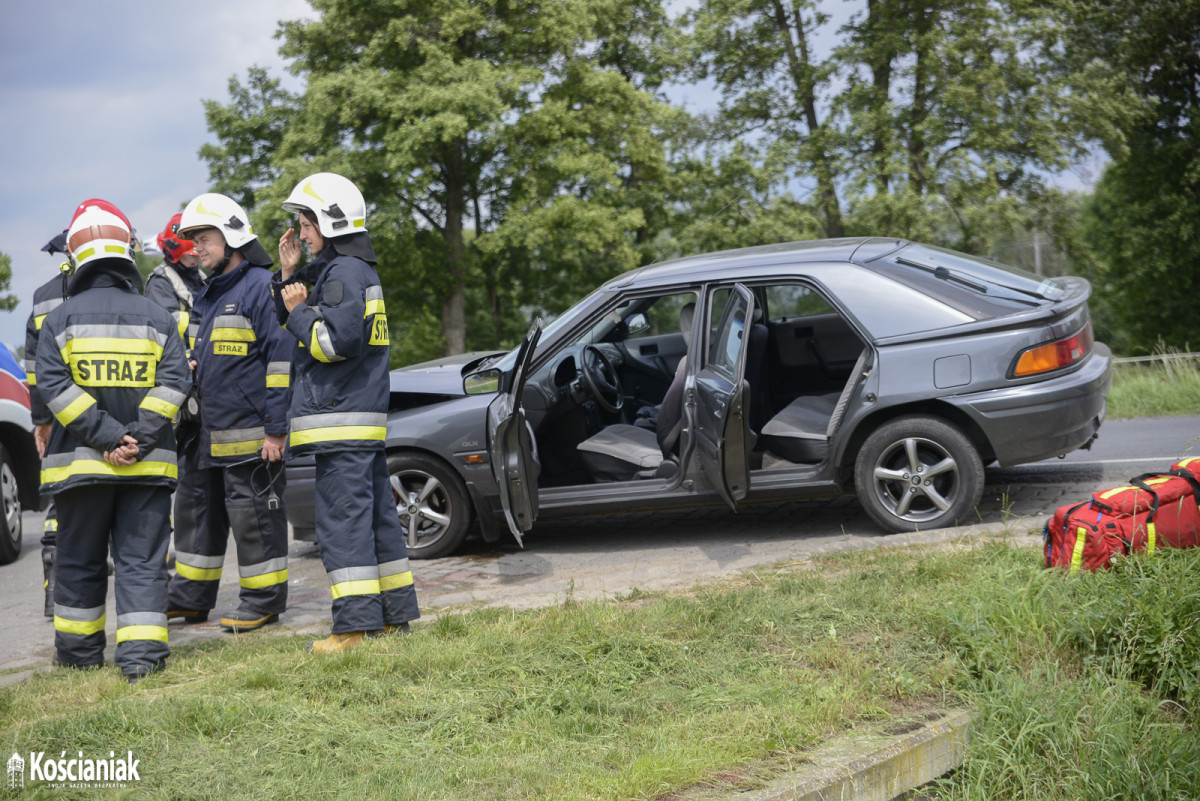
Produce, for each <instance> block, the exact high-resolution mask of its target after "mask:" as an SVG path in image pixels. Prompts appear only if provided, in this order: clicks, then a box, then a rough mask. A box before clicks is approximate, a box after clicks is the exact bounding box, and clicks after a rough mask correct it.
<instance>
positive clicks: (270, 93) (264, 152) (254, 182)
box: [200, 67, 300, 210]
mask: <svg viewBox="0 0 1200 801" xmlns="http://www.w3.org/2000/svg"><path fill="white" fill-rule="evenodd" d="M229 96H230V102H229V103H228V104H227V105H222V104H220V103H218V102H216V101H215V100H205V101H203V102H204V119H205V122H206V123H207V124H208V130H209V131H211V132H212V133H213V135H215V136H216V137H217V139H218V141H219V143H220V144H212V143H209V144H204V145H202V146H201V147H200V158H202V159H204V161H206V162H207V163H208V172H209V178H210V180H211V181H212V191H214V192H220V193H221V194H224V195H228V196H229V197H231V198H233V199H234V200H236V201H237V202H238V203H240V204H241V205H242V207H243V208H245V209H247V210H249V209H252V208H254V207H255V205H256V202H257V193H258V191H259V190H261V189H263V188H265V187H268V186H270V185H271V184H273V183H275V181H277V180H278V179H279V177H280V170H279V167H278V166H276V165H275V163H274V161H273V159H274V156H275V153H276V152H277V151H278V150H279V147H280V145H281V144H282V142H283V131H284V128H285V127H286V126H287V125H288V124H289V123H290V122H291V121H292V120H293V119H294V118H295V116H296V113H297V111H298V110H299V108H300V101H299V98H298V97H296V96H295V95H293V94H292V93H290V92H288V91H286V90H284V89H282V88H280V80H279V79H278V78H272V77H270V76H269V75H268V74H267V71H266V70H265V69H263V68H262V67H251V68H250V69H249V71H248V73H247V75H246V83H245V84H242V83H241V82H240V81H238V79H237V78H236V77H234V78H230V79H229Z"/></svg>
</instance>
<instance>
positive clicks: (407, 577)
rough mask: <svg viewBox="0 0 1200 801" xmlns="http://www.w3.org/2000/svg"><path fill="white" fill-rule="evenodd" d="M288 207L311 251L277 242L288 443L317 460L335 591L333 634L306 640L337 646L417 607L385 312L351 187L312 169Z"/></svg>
mask: <svg viewBox="0 0 1200 801" xmlns="http://www.w3.org/2000/svg"><path fill="white" fill-rule="evenodd" d="M283 206H284V208H285V209H287V210H289V211H294V212H296V213H298V214H299V215H300V239H301V241H303V242H304V243H306V244H307V245H308V247H309V250H310V251H311V253H312V255H313V259H312V261H311V262H309V263H308V264H307V265H306V266H304V267H303V268H301V269H299V270H297V269H296V268H297V267H298V266H299V262H300V250H299V246H298V245H297V244H296V241H295V231H294V230H293V229H291V228H289V229H288V230H287V232H286V233H285V234H284V235H283V237H282V238H281V239H280V240H279V262H280V266H281V270H280V274H279V276H278V277H277V278H276V279H275V282H274V283H273V284H272V291H273V292H274V293H275V297H276V311H277V312H278V314H279V321H280V322H281V323H283V324H284V325H285V326H286V327H287V330H288V331H290V332H291V333H292V335H293V336H295V337H296V339H297V340H299V344H298V345H297V346H296V351H295V354H294V356H293V365H294V370H293V382H294V387H293V392H292V404H291V413H290V419H291V428H290V433H289V439H288V447H289V452H290V453H292V454H295V455H300V454H307V453H311V454H313V456H314V459H315V462H316V493H317V494H316V499H315V501H316V530H317V543H318V545H319V546H320V548H321V560H322V561H323V563H324V567H325V572H326V574H327V575H328V577H329V584H330V590H331V594H332V596H333V633H332V635H331V636H330V637H328V638H326V639H323V640H318V641H315V642H313V643H311V644H310V645H309V650H310V651H314V652H316V653H334V652H338V651H344V650H346V649H348V648H352V647H354V646H356V645H358V644H359V643H361V642H362V641H363V640H364V639H365V638H366V637H368V636H374V635H376V634H378V633H382V632H404V631H407V630H408V624H409V621H411V620H414V619H416V618H417V617H418V616H419V614H420V613H419V611H418V608H417V595H416V591H415V590H414V588H413V577H412V570H411V569H410V567H409V562H408V550H407V546H406V544H405V540H404V530H403V528H402V527H401V525H400V519H399V517H398V516H397V515H396V501H395V497H394V496H393V495H392V489H391V483H390V476H389V474H388V468H387V456H386V454H385V452H384V440H385V437H386V433H387V409H388V394H389V380H388V351H389V339H388V326H387V313H386V310H385V308H384V301H383V287H382V286H381V284H380V282H379V276H378V275H377V274H376V272H375V250H374V248H373V247H372V245H371V239H370V236H369V235H368V234H367V224H366V223H367V221H366V206H365V204H364V202H363V196H362V193H361V192H359V191H358V188H357V187H356V186H354V184H353V183H351V182H350V181H349V180H347V179H346V178H344V177H342V176H340V175H335V174H333V173H327V172H323V173H317V174H316V175H310V176H309V177H307V178H305V179H304V180H303V181H301V182H300V183H298V184H297V185H296V188H295V189H294V190H292V193H291V195H290V196H289V197H288V199H287V201H286V202H285V203H284V204H283ZM305 284H309V285H311V286H312V291H311V292H309V291H308V290H307V289H306V288H305ZM364 476H366V477H367V480H365V481H364V480H363V479H364Z"/></svg>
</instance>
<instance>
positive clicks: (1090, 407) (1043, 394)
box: [943, 342, 1113, 467]
mask: <svg viewBox="0 0 1200 801" xmlns="http://www.w3.org/2000/svg"><path fill="white" fill-rule="evenodd" d="M1112 378H1113V370H1112V353H1111V352H1110V351H1109V349H1108V347H1107V346H1106V345H1104V344H1102V343H1099V342H1097V343H1096V345H1095V346H1094V348H1093V349H1092V353H1091V355H1090V356H1089V357H1088V359H1087V361H1086V362H1085V363H1084V365H1083V367H1082V368H1080V369H1079V370H1076V371H1075V372H1073V373H1070V374H1068V375H1064V376H1059V377H1058V378H1051V379H1048V380H1046V381H1039V382H1036V383H1033V384H1023V385H1021V386H1019V387H1012V388H1011V389H1006V390H995V389H993V390H989V391H987V392H982V393H979V394H977V395H960V396H957V397H949V398H944V399H943V400H945V401H946V402H948V403H950V404H952V405H954V406H955V407H957V408H959V409H961V410H962V411H963V412H964V413H966V414H967V415H968V416H969V417H970V418H971V419H972V420H974V421H975V423H976V425H978V426H979V429H980V430H981V431H982V432H983V434H984V436H986V437H987V439H988V442H989V443H990V444H991V446H992V452H993V453H994V454H995V455H996V461H998V462H999V463H1000V464H1001V465H1002V466H1005V467H1007V466H1010V465H1014V464H1024V463H1026V462H1036V461H1040V460H1042V459H1048V458H1050V457H1052V456H1059V455H1062V454H1064V453H1069V452H1071V451H1073V450H1075V449H1077V448H1080V447H1083V446H1084V445H1087V444H1089V443H1090V442H1091V440H1092V439H1094V438H1095V436H1096V433H1097V432H1098V431H1099V429H1100V424H1101V423H1102V422H1104V415H1105V412H1106V410H1107V400H1106V399H1107V397H1108V390H1109V389H1110V388H1111V387H1112Z"/></svg>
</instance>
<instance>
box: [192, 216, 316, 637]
mask: <svg viewBox="0 0 1200 801" xmlns="http://www.w3.org/2000/svg"><path fill="white" fill-rule="evenodd" d="M178 233H179V234H180V235H183V236H187V237H188V238H190V239H191V241H192V244H193V246H194V247H195V249H196V255H197V256H199V258H200V266H201V267H203V268H204V269H205V270H207V271H208V272H209V277H208V279H207V280H205V282H204V285H203V287H202V288H201V289H200V291H199V293H197V295H196V296H195V301H194V305H193V307H192V313H193V315H194V316H195V317H196V319H197V321H198V326H197V328H196V338H195V342H194V343H193V347H192V354H193V359H194V362H193V363H194V364H195V388H196V399H197V401H198V403H197V407H198V409H197V411H198V416H199V419H200V433H199V436H198V437H197V438H196V439H195V440H193V441H191V442H188V443H186V445H185V448H184V451H183V454H182V455H183V465H184V469H183V476H182V477H181V479H180V483H179V488H178V490H177V491H176V493H175V523H176V529H175V577H174V579H173V580H172V581H171V590H170V607H169V610H168V615H169V616H170V617H171V618H172V619H174V620H182V621H183V622H184V623H199V622H202V621H204V620H207V619H208V615H209V612H210V611H212V609H213V608H214V607H215V606H216V601H217V590H218V587H219V584H220V580H221V573H222V566H223V565H224V563H225V551H226V549H227V548H228V541H229V534H228V532H229V530H230V529H232V530H233V540H234V544H235V545H236V547H237V560H238V580H239V585H240V590H239V596H238V606H237V608H236V609H235V610H233V611H230V612H227V613H225V614H224V615H222V617H221V618H220V624H221V625H222V626H223V627H224V628H225V629H227V630H229V631H234V632H241V631H252V630H254V629H258V628H261V627H263V626H265V625H268V624H270V623H274V622H276V621H278V620H279V615H280V613H282V612H283V611H284V609H285V608H286V606H287V576H288V571H287V516H286V513H285V511H284V507H283V489H284V480H285V479H284V470H283V462H282V459H283V450H284V447H285V445H286V435H287V430H288V426H287V408H288V394H289V385H290V373H291V364H290V362H289V357H290V353H291V349H292V342H291V338H290V337H288V336H287V334H286V333H285V332H284V331H283V329H281V328H280V327H279V325H278V324H277V323H276V321H275V310H274V302H273V301H272V299H271V293H270V289H269V286H270V283H271V272H270V268H271V267H272V266H273V262H272V261H271V258H270V256H268V255H267V252H266V250H264V249H263V247H262V245H261V244H260V243H259V241H258V237H257V236H256V235H255V233H254V228H253V227H252V226H251V225H250V218H249V217H248V216H247V215H246V212H245V210H244V209H242V207H241V206H240V205H238V203H237V202H236V201H234V200H233V199H231V198H228V197H226V196H225V195H220V194H215V193H206V194H203V195H200V196H198V197H196V198H194V199H193V200H192V201H191V202H190V203H188V204H187V206H186V207H185V208H184V210H183V213H182V216H181V217H180V219H179V227H178Z"/></svg>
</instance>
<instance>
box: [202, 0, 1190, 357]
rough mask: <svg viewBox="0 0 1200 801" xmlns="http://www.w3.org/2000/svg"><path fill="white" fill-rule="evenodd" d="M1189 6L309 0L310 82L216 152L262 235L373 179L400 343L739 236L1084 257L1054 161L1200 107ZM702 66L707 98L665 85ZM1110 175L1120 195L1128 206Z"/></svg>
mask: <svg viewBox="0 0 1200 801" xmlns="http://www.w3.org/2000/svg"><path fill="white" fill-rule="evenodd" d="M1195 3H1200V0H1169V2H1168V5H1170V6H1171V8H1172V9H1174V10H1173V11H1172V14H1174V15H1175V16H1174V17H1173V21H1172V23H1171V24H1170V25H1169V26H1159V27H1161V28H1162V30H1157V29H1155V28H1154V24H1152V23H1153V21H1154V20H1155V19H1156V12H1154V11H1148V10H1144V9H1141V7H1138V6H1136V4H1134V3H1133V2H1132V0H1119V3H1118V4H1117V6H1118V7H1119V9H1118V10H1109V11H1105V10H1104V7H1103V6H1101V4H1100V2H1099V0H1053V2H1050V3H1033V2H1029V0H955V2H950V0H866V4H865V6H864V7H862V8H861V9H860V10H859V11H857V12H855V13H854V14H853V15H852V16H851V17H850V18H849V21H848V22H847V23H845V24H844V25H842V26H841V27H840V28H837V29H835V28H834V26H833V24H832V23H831V22H830V15H829V12H830V11H831V10H833V8H834V7H833V6H832V5H831V3H830V2H829V0H697V2H695V3H691V4H687V6H686V9H685V10H683V11H682V12H680V13H678V14H677V15H676V16H675V17H672V16H671V14H670V13H669V12H668V9H670V8H673V7H674V6H672V5H671V4H667V3H665V2H663V1H662V0H554V2H546V0H516V1H515V2H514V1H513V0H434V1H433V2H423V3H418V2H414V1H413V0H384V1H383V2H378V3H351V2H349V0H313V7H314V9H315V11H316V12H317V19H315V20H306V21H292V22H284V23H281V25H280V28H279V38H280V39H281V40H282V47H281V52H282V54H283V55H284V56H285V57H286V58H287V59H289V60H290V64H291V70H292V71H293V73H294V74H295V75H296V76H297V77H298V78H300V80H301V81H302V82H303V90H302V91H301V92H299V93H298V94H294V95H293V94H291V93H289V92H287V91H284V90H283V89H282V88H281V83H280V81H279V80H278V79H276V78H272V77H270V76H269V75H268V74H267V73H266V72H265V71H263V70H261V69H258V68H254V69H252V70H250V72H249V73H248V75H247V76H246V78H245V79H244V81H239V80H238V79H236V78H235V79H231V81H230V84H229V92H230V100H229V102H228V103H224V104H222V103H217V102H214V101H207V102H206V114H207V119H208V124H209V128H210V130H211V131H212V133H213V134H214V136H215V138H216V140H217V141H216V143H215V144H210V145H206V146H205V148H204V149H203V150H202V155H203V157H204V158H205V159H206V160H208V162H209V166H210V172H211V175H212V178H213V182H214V185H215V188H216V189H217V190H218V191H224V192H226V193H227V194H230V195H231V196H233V197H235V198H237V199H239V200H240V201H241V202H243V204H244V205H246V206H247V207H248V208H252V209H253V213H254V215H255V220H256V223H257V224H258V227H259V228H260V229H261V230H262V231H271V230H274V229H279V230H282V228H283V227H285V225H286V223H287V221H286V218H285V215H284V213H283V212H282V210H281V209H280V206H279V204H280V202H281V201H282V200H283V198H284V197H285V196H286V194H287V193H288V191H289V190H290V189H291V187H292V186H293V185H294V183H295V182H296V181H297V180H299V179H300V178H302V177H303V176H304V175H307V174H309V173H311V172H315V171H318V170H332V171H336V172H341V173H343V174H345V175H347V176H348V177H350V178H351V179H352V180H354V181H355V182H356V183H357V184H358V185H359V187H360V188H361V189H362V190H363V194H364V195H365V196H366V198H367V199H368V202H369V204H370V212H369V220H368V228H369V229H370V232H371V234H372V237H373V239H374V241H375V244H376V251H377V253H378V254H379V256H380V273H381V277H382V278H383V281H384V285H385V287H386V290H385V291H386V293H387V303H388V309H389V315H390V317H391V320H390V323H391V330H392V333H393V348H394V350H393V358H394V360H395V361H396V362H412V361H416V360H418V359H423V358H432V357H434V356H438V355H442V354H447V353H456V352H460V351H463V350H472V349H483V348H494V347H498V346H505V345H508V344H511V343H512V342H513V341H514V340H515V339H516V338H517V337H518V336H519V335H520V333H521V332H522V331H523V330H524V328H525V327H526V323H527V320H528V319H529V317H530V316H531V315H532V314H535V313H548V314H551V315H552V314H555V313H557V312H559V311H561V310H562V309H563V308H565V307H566V306H567V305H568V304H569V303H570V302H571V301H573V300H575V299H576V298H577V297H578V296H579V295H580V294H581V293H582V292H584V291H587V290H589V289H591V288H592V287H594V286H595V285H596V284H597V283H599V282H601V281H603V280H605V279H607V278H609V277H611V276H613V275H615V274H617V273H619V272H620V271H622V270H626V269H630V268H632V267H635V266H638V265H642V264H647V263H650V262H653V261H657V260H661V259H664V258H670V257H674V256H680V255H686V254H689V253H694V252H700V251H707V250H718V249H724V248H729V247H741V246H747V245H758V244H769V243H775V242H781V241H791V240H797V239H807V238H815V237H821V236H842V235H885V236H901V237H907V238H913V239H918V240H924V241H929V242H932V243H935V244H942V245H948V246H951V247H956V248H959V249H963V250H967V251H970V252H974V253H979V254H982V255H990V256H993V257H1001V258H1007V260H1009V261H1014V260H1015V261H1017V262H1018V263H1021V262H1022V260H1023V259H1024V260H1026V264H1028V261H1029V260H1032V261H1033V264H1029V265H1028V266H1038V267H1041V268H1042V269H1043V270H1044V271H1045V272H1048V273H1055V272H1074V271H1077V270H1075V269H1072V268H1073V267H1074V266H1076V265H1077V264H1078V263H1079V261H1086V260H1090V259H1092V258H1093V257H1095V258H1097V259H1099V256H1100V254H1101V252H1102V251H1104V250H1106V249H1114V248H1116V249H1119V247H1118V244H1119V243H1116V242H1101V241H1100V240H1098V239H1096V238H1095V237H1092V238H1091V239H1088V240H1087V241H1086V242H1085V241H1084V239H1083V231H1084V228H1083V226H1082V225H1081V223H1080V220H1079V213H1080V211H1079V210H1080V206H1081V204H1080V203H1079V202H1078V201H1075V200H1067V199H1064V197H1063V196H1062V195H1061V194H1060V193H1058V192H1056V191H1054V190H1052V189H1050V188H1049V187H1048V185H1047V176H1048V175H1050V174H1053V173H1056V172H1058V171H1061V170H1062V169H1063V168H1065V167H1067V166H1069V165H1070V164H1072V163H1073V162H1075V161H1077V160H1079V159H1081V158H1082V157H1085V156H1087V155H1088V154H1089V153H1090V152H1091V150H1092V149H1093V148H1095V147H1096V146H1097V144H1102V145H1103V146H1104V147H1106V148H1107V149H1109V151H1110V152H1113V153H1123V152H1125V151H1124V150H1123V148H1126V147H1127V146H1128V143H1129V142H1131V141H1132V134H1131V131H1132V129H1133V128H1134V127H1136V125H1139V124H1142V125H1149V124H1150V123H1149V122H1148V121H1150V120H1154V121H1155V123H1154V124H1155V125H1159V124H1161V120H1163V119H1166V117H1164V116H1162V115H1158V116H1154V115H1151V116H1146V115H1147V110H1148V109H1150V108H1152V107H1154V106H1153V103H1159V104H1164V100H1163V98H1165V99H1167V100H1168V101H1169V103H1166V105H1171V107H1172V108H1173V109H1176V111H1174V112H1172V113H1173V114H1174V116H1170V115H1167V116H1170V119H1172V120H1174V123H1172V124H1175V125H1177V127H1178V126H1180V125H1182V123H1180V122H1179V121H1180V120H1183V119H1190V118H1189V117H1188V114H1187V113H1184V112H1180V111H1179V110H1178V109H1187V108H1190V106H1189V105H1188V103H1189V102H1190V101H1189V99H1188V97H1187V92H1185V91H1182V89H1181V88H1180V87H1181V86H1182V82H1183V78H1184V76H1186V75H1189V74H1194V73H1189V72H1188V69H1190V67H1188V66H1186V65H1188V64H1191V63H1193V61H1194V58H1193V59H1192V61H1189V55H1188V53H1189V51H1188V50H1187V44H1186V43H1182V44H1181V43H1179V42H1174V41H1164V40H1163V39H1162V37H1163V36H1165V35H1166V34H1167V33H1168V32H1170V31H1175V32H1176V34H1175V35H1176V36H1179V37H1182V38H1183V39H1187V37H1186V36H1184V35H1183V34H1181V33H1178V32H1179V31H1183V30H1193V31H1194V30H1195V29H1196V28H1197V27H1198V26H1195V25H1192V27H1191V28H1190V29H1188V28H1187V27H1186V23H1185V20H1184V17H1185V16H1186V13H1190V9H1191V7H1192V6H1193V5H1194V4H1195ZM1156 7H1157V4H1156ZM1125 17H1128V19H1130V20H1132V21H1133V23H1134V24H1133V26H1132V28H1133V29H1134V30H1133V32H1131V31H1129V30H1125V29H1123V28H1122V24H1121V23H1122V22H1123V20H1124V18H1125ZM1188 41H1190V40H1188ZM1154 47H1162V48H1163V52H1162V53H1160V54H1157V55H1156V56H1155V57H1154V58H1149V54H1151V53H1152V52H1153V48H1154ZM1134 53H1137V54H1141V56H1140V58H1141V60H1139V59H1138V58H1135V57H1134V56H1133V54H1134ZM1191 54H1192V56H1194V48H1193V51H1192V52H1191ZM1156 59H1157V60H1156ZM1168 61H1170V62H1171V66H1170V67H1169V68H1166V67H1163V65H1164V64H1166V63H1167V62H1168ZM1139 75H1140V77H1131V76H1139ZM1171 75H1177V76H1178V78H1179V79H1178V80H1174V79H1170V76H1171ZM688 81H692V82H698V81H705V82H707V84H706V85H711V86H712V87H714V88H715V91H716V93H717V108H716V110H715V111H714V112H713V113H711V114H691V113H688V112H687V111H685V110H684V109H683V108H680V107H675V106H672V105H670V104H669V103H668V102H666V100H665V98H666V96H667V88H668V87H670V86H672V85H678V84H680V83H681V82H688ZM1164 82H1165V83H1164ZM1150 84H1153V86H1152V87H1151V88H1147V87H1148V86H1149V85H1150ZM1148 98H1153V100H1149V99H1148ZM1162 107H1163V105H1160V106H1159V108H1160V109H1161V108H1162ZM1163 114H1166V112H1163ZM1168 127H1169V126H1168ZM1184 128H1186V126H1183V127H1180V130H1181V131H1182V130H1183V129H1184ZM1188 130H1189V131H1190V128H1189V129H1188ZM1160 133H1161V132H1160ZM1181 136H1182V134H1181ZM1193 141H1194V137H1193ZM1170 164H1171V165H1172V166H1171V168H1170V169H1177V170H1180V173H1179V175H1183V174H1186V173H1187V170H1188V169H1189V166H1188V165H1189V164H1190V161H1188V160H1187V159H1185V158H1183V157H1182V156H1181V157H1180V158H1179V159H1175V160H1171V161H1170ZM1152 167H1153V165H1149V166H1148V167H1147V169H1151V168H1152ZM1129 174H1130V175H1131V176H1132V175H1134V174H1136V173H1135V172H1131V173H1129ZM1131 180H1132V178H1131ZM1117 181H1118V176H1117V175H1116V174H1114V176H1112V177H1109V178H1107V179H1106V181H1105V184H1104V185H1103V187H1102V188H1103V191H1111V192H1116V193H1117V195H1118V196H1117V197H1116V198H1115V199H1114V204H1115V205H1116V206H1121V207H1122V208H1121V209H1120V210H1117V209H1113V208H1109V209H1108V210H1106V211H1105V214H1110V215H1112V214H1118V213H1121V214H1124V213H1126V212H1127V211H1129V210H1127V209H1124V208H1123V207H1124V203H1123V201H1122V199H1121V197H1120V196H1119V195H1120V194H1121V192H1122V191H1123V190H1121V189H1119V188H1113V189H1111V190H1110V189H1108V187H1110V186H1115V183H1116V182H1117ZM1185 195H1186V193H1184V194H1183V195H1178V194H1177V197H1183V198H1184V199H1185V200H1186V197H1185ZM1179 202H1183V201H1179ZM1189 202H1190V201H1189ZM1146 203H1149V200H1148V199H1147V201H1146ZM1129 213H1132V211H1129ZM1144 213H1145V215H1146V217H1145V219H1146V220H1147V221H1149V222H1151V223H1155V224H1159V225H1165V224H1166V222H1165V221H1166V220H1167V219H1169V215H1167V214H1165V213H1164V210H1163V209H1162V208H1150V207H1149V206H1148V207H1147V208H1146V209H1145V212H1144ZM1194 216H1195V215H1193V217H1194ZM1129 222H1130V224H1131V226H1133V227H1135V228H1136V226H1140V225H1141V222H1139V221H1137V220H1135V219H1133V218H1130V219H1129ZM1183 225H1184V223H1183V215H1180V217H1179V222H1178V224H1177V225H1176V233H1177V234H1178V229H1179V228H1181V227H1182V226H1183ZM1093 228H1094V226H1093ZM1089 230H1091V229H1089ZM1043 237H1046V239H1047V243H1046V245H1045V249H1043V245H1042V243H1043ZM268 238H270V237H268ZM1071 260H1077V261H1076V264H1072V263H1071ZM1100 260H1101V261H1104V260H1103V259H1100ZM1105 264H1108V262H1107V261H1105ZM1116 275H1117V273H1116V272H1114V271H1113V270H1112V269H1109V271H1108V272H1106V273H1105V274H1104V277H1103V280H1104V281H1109V282H1110V283H1111V289H1112V290H1113V291H1125V289H1126V287H1125V286H1124V285H1122V284H1119V282H1117V279H1116ZM1095 277H1096V278H1097V282H1098V285H1099V283H1100V282H1101V278H1102V277H1101V276H1100V275H1099V274H1096V276H1095ZM1106 286H1107V285H1106ZM1106 313H1107V312H1103V311H1102V314H1101V316H1103V314H1106ZM1109 318H1110V319H1113V320H1116V319H1117V318H1116V317H1115V316H1113V315H1110V317H1109Z"/></svg>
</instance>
